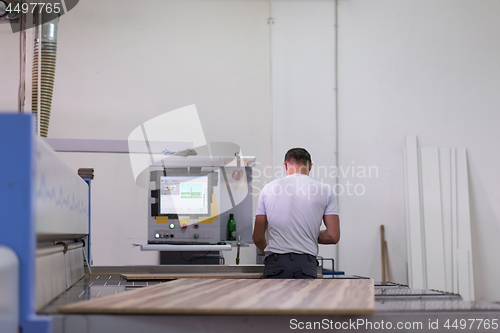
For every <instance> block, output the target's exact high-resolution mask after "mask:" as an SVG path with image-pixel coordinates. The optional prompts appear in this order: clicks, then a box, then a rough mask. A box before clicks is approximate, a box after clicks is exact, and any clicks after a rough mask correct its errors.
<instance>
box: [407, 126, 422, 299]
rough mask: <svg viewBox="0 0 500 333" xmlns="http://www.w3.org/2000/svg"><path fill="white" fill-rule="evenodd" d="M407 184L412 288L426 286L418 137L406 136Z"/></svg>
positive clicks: (409, 266) (409, 273) (409, 274)
mask: <svg viewBox="0 0 500 333" xmlns="http://www.w3.org/2000/svg"><path fill="white" fill-rule="evenodd" d="M405 155H406V156H405V157H406V163H405V164H406V167H407V169H406V170H407V173H406V177H407V180H406V184H407V186H408V187H407V189H406V193H407V197H408V199H407V203H408V205H407V207H406V209H407V216H408V219H407V223H408V224H407V226H406V228H407V235H408V236H409V237H408V239H407V242H408V251H409V255H408V258H409V260H408V279H409V281H408V283H409V285H410V286H411V287H412V288H415V289H425V288H426V272H425V251H424V248H423V245H424V244H423V242H422V239H423V232H422V212H421V208H420V207H421V201H420V197H421V194H420V177H419V169H420V165H419V158H418V147H417V138H416V137H415V136H410V135H409V136H407V137H406V147H405Z"/></svg>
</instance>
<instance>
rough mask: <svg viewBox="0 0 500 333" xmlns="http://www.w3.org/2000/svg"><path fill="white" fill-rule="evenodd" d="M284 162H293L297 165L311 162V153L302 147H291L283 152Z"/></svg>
mask: <svg viewBox="0 0 500 333" xmlns="http://www.w3.org/2000/svg"><path fill="white" fill-rule="evenodd" d="M285 162H295V163H296V164H299V165H308V164H311V163H312V161H311V154H309V152H308V151H307V150H305V149H304V148H292V149H290V150H289V151H287V152H286V154H285Z"/></svg>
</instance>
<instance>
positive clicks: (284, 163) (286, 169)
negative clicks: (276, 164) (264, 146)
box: [283, 162, 288, 171]
mask: <svg viewBox="0 0 500 333" xmlns="http://www.w3.org/2000/svg"><path fill="white" fill-rule="evenodd" d="M283 165H284V166H285V171H288V163H286V162H283Z"/></svg>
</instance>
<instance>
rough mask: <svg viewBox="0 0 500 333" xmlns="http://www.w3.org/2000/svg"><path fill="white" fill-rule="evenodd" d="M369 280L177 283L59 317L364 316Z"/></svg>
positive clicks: (369, 303) (70, 308)
mask: <svg viewBox="0 0 500 333" xmlns="http://www.w3.org/2000/svg"><path fill="white" fill-rule="evenodd" d="M374 303H375V295H374V282H373V280H370V279H338V280H336V279H314V280H274V279H178V280H174V281H170V282H166V283H162V284H158V285H154V286H150V287H144V288H141V289H137V290H132V291H126V292H122V293H119V294H116V295H111V296H106V297H102V298H96V299H92V300H88V301H83V302H78V303H73V304H69V305H66V306H63V307H61V308H59V311H60V312H62V313H93V314H240V315H241V314H315V315H325V314H366V313H371V312H372V311H373V309H374Z"/></svg>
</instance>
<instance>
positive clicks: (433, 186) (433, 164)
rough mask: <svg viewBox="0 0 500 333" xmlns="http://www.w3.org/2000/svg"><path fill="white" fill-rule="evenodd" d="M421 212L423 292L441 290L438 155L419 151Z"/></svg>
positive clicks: (423, 149) (435, 151)
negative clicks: (425, 286)
mask: <svg viewBox="0 0 500 333" xmlns="http://www.w3.org/2000/svg"><path fill="white" fill-rule="evenodd" d="M420 161H421V181H422V208H423V221H424V244H425V248H424V250H425V263H426V270H425V271H426V278H427V279H426V280H427V281H426V282H427V288H429V289H436V290H445V289H446V282H445V271H444V268H445V262H444V246H443V223H442V212H441V182H440V174H439V151H438V149H437V148H421V149H420Z"/></svg>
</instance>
